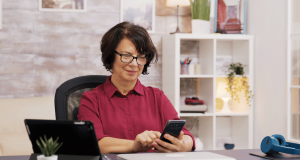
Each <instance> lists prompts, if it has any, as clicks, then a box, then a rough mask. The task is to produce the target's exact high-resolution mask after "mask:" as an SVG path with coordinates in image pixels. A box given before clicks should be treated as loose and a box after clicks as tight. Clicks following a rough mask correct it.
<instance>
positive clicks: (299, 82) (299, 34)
mask: <svg viewBox="0 0 300 160" xmlns="http://www.w3.org/2000/svg"><path fill="white" fill-rule="evenodd" d="M287 2H288V6H287V7H288V8H287V15H288V23H287V31H288V32H287V46H288V47H287V53H288V54H287V64H288V66H287V90H288V91H287V101H288V103H287V141H291V142H294V143H300V127H299V126H300V105H299V104H300V103H299V102H300V100H299V95H300V79H299V78H300V63H299V59H300V22H299V21H296V19H299V17H300V15H299V13H300V12H299V11H298V9H297V6H299V4H300V3H299V1H296V0H288V1H287Z"/></svg>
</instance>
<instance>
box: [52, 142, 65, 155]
mask: <svg viewBox="0 0 300 160" xmlns="http://www.w3.org/2000/svg"><path fill="white" fill-rule="evenodd" d="M62 145H63V142H61V144H60V145H59V146H58V147H57V148H56V149H55V150H54V151H53V152H52V153H53V154H54V153H55V152H56V151H57V150H58V149H59V148H60V147H61V146H62Z"/></svg>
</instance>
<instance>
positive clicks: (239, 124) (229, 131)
mask: <svg viewBox="0 0 300 160" xmlns="http://www.w3.org/2000/svg"><path fill="white" fill-rule="evenodd" d="M248 128H249V117H248V116H234V117H227V116H223V117H216V149H225V148H224V144H225V143H233V144H234V145H235V147H234V149H248V148H249V130H248Z"/></svg>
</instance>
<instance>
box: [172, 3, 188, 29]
mask: <svg viewBox="0 0 300 160" xmlns="http://www.w3.org/2000/svg"><path fill="white" fill-rule="evenodd" d="M189 5H190V1H189V0H167V3H166V6H167V7H176V6H177V28H176V31H175V32H172V33H171V34H174V33H182V32H181V31H180V29H179V26H178V16H179V6H189Z"/></svg>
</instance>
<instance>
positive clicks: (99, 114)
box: [78, 22, 195, 153]
mask: <svg viewBox="0 0 300 160" xmlns="http://www.w3.org/2000/svg"><path fill="white" fill-rule="evenodd" d="M101 52H102V61H103V64H104V66H105V68H106V69H107V70H109V71H110V72H111V73H112V74H111V76H110V77H109V78H107V80H106V82H105V83H104V84H102V85H100V86H98V87H96V88H95V89H94V90H93V91H88V92H85V93H84V94H83V95H82V98H81V102H80V106H79V113H78V119H79V120H89V121H92V122H93V123H94V127H95V132H96V136H97V139H98V144H99V148H100V151H101V153H133V152H142V151H154V150H155V152H184V151H191V150H194V149H195V141H194V137H193V135H192V134H191V133H190V132H189V131H188V130H187V129H186V128H185V127H184V128H183V131H182V132H181V133H180V136H179V137H178V138H175V137H173V136H171V135H166V136H165V137H166V138H167V139H168V140H170V141H171V142H172V144H170V143H167V142H164V141H161V140H160V139H159V137H160V134H161V132H162V131H163V129H164V126H165V125H166V123H167V121H168V120H179V118H178V116H177V112H176V111H175V109H174V107H173V106H172V104H171V103H170V101H169V100H168V98H167V97H166V96H165V95H164V93H163V92H162V91H160V90H159V89H157V88H152V87H145V86H143V85H142V84H141V83H140V81H139V80H138V77H139V76H140V75H141V73H142V74H148V73H147V69H148V67H149V66H150V62H152V60H153V59H154V57H155V62H156V61H157V51H156V48H155V46H154V45H153V43H152V41H151V38H150V36H149V35H148V33H147V31H146V30H145V29H144V28H142V27H140V26H137V25H133V24H130V23H128V22H123V23H120V24H117V25H116V26H114V27H113V28H111V29H110V30H109V31H108V32H107V33H105V35H104V36H103V38H102V41H101ZM158 144H159V145H158Z"/></svg>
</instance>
